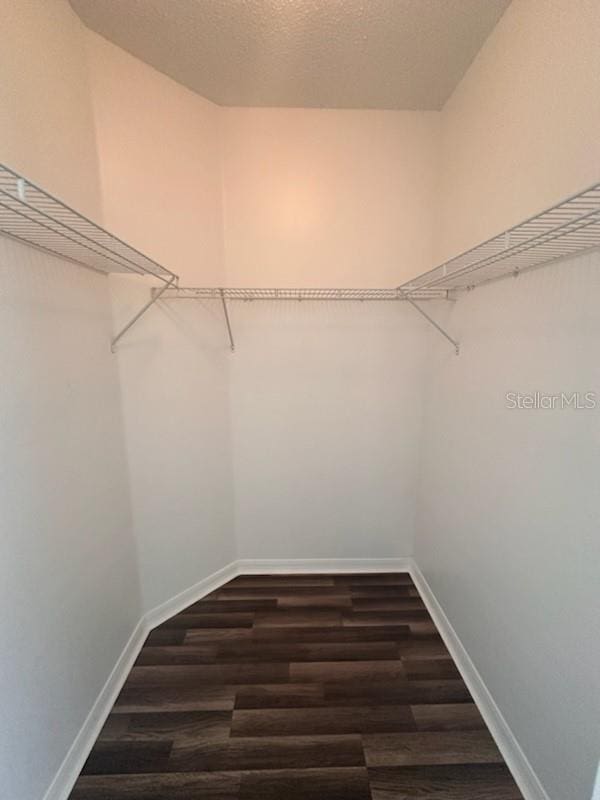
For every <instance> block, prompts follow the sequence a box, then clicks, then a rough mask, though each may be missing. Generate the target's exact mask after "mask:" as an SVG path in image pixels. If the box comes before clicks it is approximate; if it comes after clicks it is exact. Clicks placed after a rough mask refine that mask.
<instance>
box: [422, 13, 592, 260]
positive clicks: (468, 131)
mask: <svg viewBox="0 0 600 800" xmlns="http://www.w3.org/2000/svg"><path fill="white" fill-rule="evenodd" d="M599 30H600V3H598V2H597V0H571V1H569V0H513V1H512V3H511V4H510V5H509V7H508V8H507V10H506V12H505V13H504V15H503V16H502V17H501V19H500V21H499V23H498V25H497V26H496V28H494V30H493V31H492V33H491V35H490V37H489V38H488V40H487V41H486V42H485V44H484V46H483V47H482V49H481V50H480V51H479V53H478V55H477V56H476V58H475V60H474V62H473V64H472V65H471V66H470V68H469V69H468V70H467V72H466V74H465V76H464V78H463V79H462V81H461V82H460V84H459V85H458V87H457V88H456V90H455V91H454V93H453V94H452V96H451V97H450V99H449V100H448V102H447V103H446V105H445V107H444V110H443V112H442V120H441V153H440V173H439V179H440V187H439V188H440V194H439V197H440V205H439V224H438V225H437V226H436V236H437V245H436V259H435V260H436V263H439V262H440V261H441V260H443V259H444V258H446V257H449V256H452V255H456V254H457V253H460V252H462V251H463V250H466V249H467V248H469V247H471V246H473V245H475V244H478V243H479V242H481V241H484V240H485V239H488V238H489V237H490V236H493V235H495V234H497V233H500V232H501V231H503V230H506V228H508V227H510V226H511V225H514V224H516V223H518V222H521V221H522V220H524V219H526V218H527V217H529V216H530V215H532V214H535V213H537V212H539V211H543V210H544V209H545V208H548V207H549V206H551V205H554V203H557V202H559V201H561V200H563V199H564V198H565V197H568V196H569V195H571V194H574V193H576V192H579V191H581V190H582V189H585V188H586V187H587V186H589V185H591V184H592V183H594V182H595V181H597V180H598V179H599V176H600V137H599V136H598V131H599V130H600V47H598V31H599Z"/></svg>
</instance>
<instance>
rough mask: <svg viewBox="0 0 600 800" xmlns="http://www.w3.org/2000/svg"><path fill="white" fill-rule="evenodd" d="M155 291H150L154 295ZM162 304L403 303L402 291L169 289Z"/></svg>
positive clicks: (429, 292) (429, 293)
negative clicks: (184, 301)
mask: <svg viewBox="0 0 600 800" xmlns="http://www.w3.org/2000/svg"><path fill="white" fill-rule="evenodd" d="M158 291H159V290H157V289H153V292H154V293H155V294H157V293H158ZM447 296H448V292H447V291H446V290H445V289H436V288H434V289H423V290H422V291H421V290H418V291H416V292H415V293H414V296H413V299H415V300H435V299H446V298H447ZM162 298H163V300H169V299H171V300H173V299H176V300H222V299H225V300H243V301H245V302H250V301H252V300H296V301H301V300H331V301H334V300H346V301H350V300H358V301H362V302H366V301H374V300H391V301H394V300H396V301H402V300H406V299H407V297H406V294H405V293H404V292H403V291H402V289H334V288H329V289H256V288H247V289H245V288H226V287H189V286H188V287H186V286H179V287H170V288H168V289H166V290H165V291H164V292H163V293H162Z"/></svg>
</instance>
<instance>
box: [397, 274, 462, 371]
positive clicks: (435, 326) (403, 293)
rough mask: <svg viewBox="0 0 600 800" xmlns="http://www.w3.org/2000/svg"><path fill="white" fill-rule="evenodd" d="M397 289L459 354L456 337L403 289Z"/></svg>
mask: <svg viewBox="0 0 600 800" xmlns="http://www.w3.org/2000/svg"><path fill="white" fill-rule="evenodd" d="M398 291H399V292H400V293H401V294H402V296H403V297H404V299H405V300H406V301H407V302H408V303H410V304H411V306H412V307H413V308H414V309H415V310H416V311H418V312H419V314H420V315H421V316H422V317H425V319H426V320H427V322H429V324H430V325H433V327H434V328H435V329H436V331H438V332H439V333H441V335H442V336H443V337H444V338H445V339H447V340H448V341H449V342H450V344H452V345H454V352H455V353H456V355H457V356H459V355H460V343H459V342H458V341H457V340H456V339H453V338H452V336H450V334H449V333H448V332H447V331H445V330H444V329H443V328H442V326H441V325H440V324H439V323H437V322H436V321H435V320H434V319H433V317H431V316H429V314H428V313H427V312H426V311H424V310H423V309H422V308H421V306H419V305H417V303H415V301H414V300H413V299H412V297H409V295H408V294H407V293H406V292H405V291H403V290H402V289H401V288H399V289H398Z"/></svg>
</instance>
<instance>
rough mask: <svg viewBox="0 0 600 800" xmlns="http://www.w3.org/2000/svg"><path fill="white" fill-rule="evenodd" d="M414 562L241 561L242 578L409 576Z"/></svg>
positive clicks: (330, 560) (338, 559) (249, 559)
mask: <svg viewBox="0 0 600 800" xmlns="http://www.w3.org/2000/svg"><path fill="white" fill-rule="evenodd" d="M411 563H412V559H411V558H262V559H261V558H241V559H238V561H237V562H236V566H237V572H238V574H239V575H241V574H246V575H248V574H250V575H261V574H279V575H282V574H285V573H292V572H305V573H311V572H408V571H409V570H410V566H411Z"/></svg>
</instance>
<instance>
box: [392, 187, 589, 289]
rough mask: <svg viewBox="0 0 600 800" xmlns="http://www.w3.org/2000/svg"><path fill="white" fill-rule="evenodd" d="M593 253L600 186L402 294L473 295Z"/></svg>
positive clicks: (444, 267)
mask: <svg viewBox="0 0 600 800" xmlns="http://www.w3.org/2000/svg"><path fill="white" fill-rule="evenodd" d="M596 247H600V184H596V185H595V186H592V187H591V188H589V189H586V190H585V191H583V192H580V193H579V194H576V195H573V197H570V198H569V199H567V200H565V201H563V202H562V203H559V204H558V205H555V206H553V207H552V208H549V209H547V210H546V211H543V212H542V213H541V214H537V215H536V216H534V217H531V218H530V219H528V220H526V221H525V222H522V223H521V224H519V225H515V226H514V227H513V228H510V229H509V230H507V231H505V232H504V233H501V234H499V235H498V236H495V237H494V238H493V239H488V241H486V242H483V244H480V245H478V246H477V247H474V248H472V249H471V250H468V251H467V252H466V253H462V254H461V255H459V256H456V257H455V258H451V259H450V260H449V261H446V262H445V263H444V264H440V266H438V267H435V268H434V269H432V270H429V272H425V273H423V274H422V275H419V276H418V277H417V278H413V279H412V280H411V281H408V283H404V284H402V286H401V287H400V288H401V289H403V290H404V291H405V292H406V293H407V294H409V295H410V296H411V297H413V298H416V297H417V292H421V291H423V290H432V289H444V290H447V291H452V290H464V289H472V288H474V287H475V286H480V285H481V284H483V283H488V282H489V281H494V280H498V279H499V278H503V277H505V276H507V275H515V274H518V273H519V272H523V271H524V270H527V269H531V268H533V267H540V266H542V265H545V264H550V263H552V262H554V261H558V260H559V259H561V258H565V257H567V256H573V255H576V254H578V253H583V252H585V251H587V250H591V249H594V248H596Z"/></svg>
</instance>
